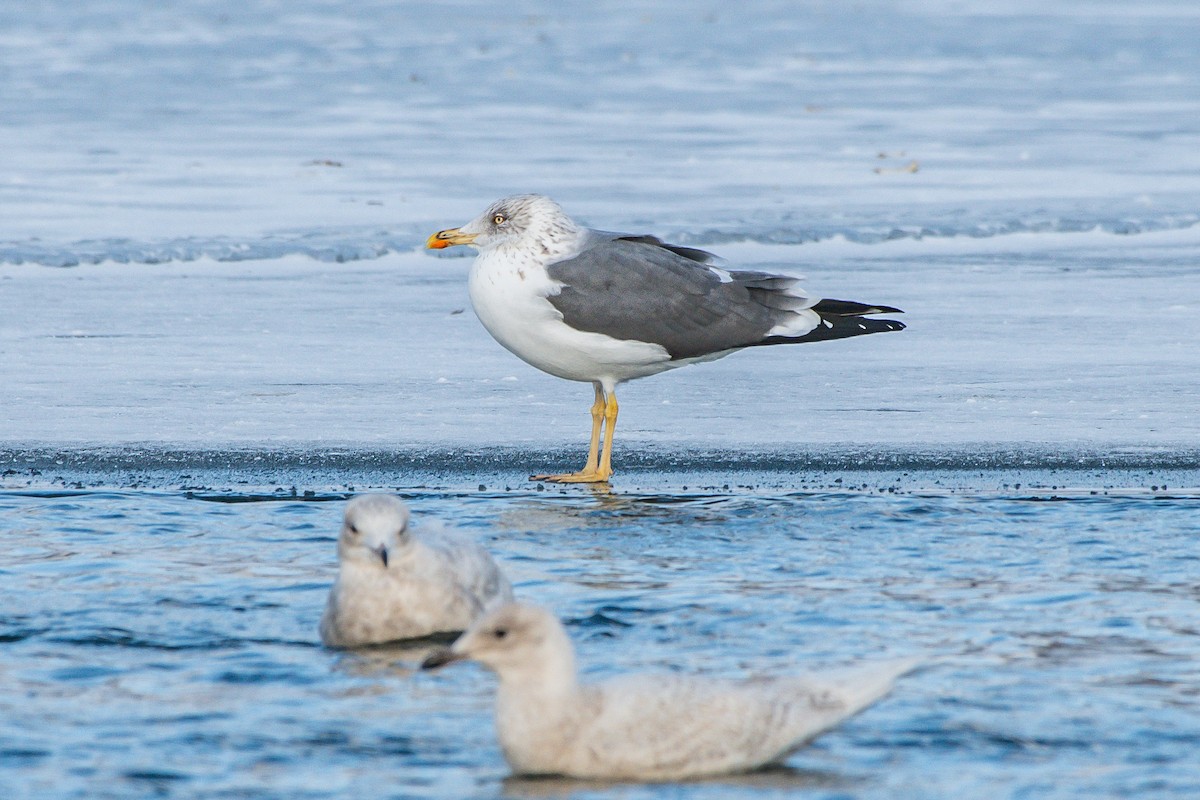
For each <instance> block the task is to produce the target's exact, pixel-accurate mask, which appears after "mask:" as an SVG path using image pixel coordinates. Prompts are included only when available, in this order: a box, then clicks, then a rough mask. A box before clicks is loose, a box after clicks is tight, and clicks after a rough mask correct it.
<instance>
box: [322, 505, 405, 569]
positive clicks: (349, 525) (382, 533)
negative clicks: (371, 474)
mask: <svg viewBox="0 0 1200 800" xmlns="http://www.w3.org/2000/svg"><path fill="white" fill-rule="evenodd" d="M407 539H408V507H407V506H405V505H404V503H402V502H401V501H400V500H399V499H397V498H395V497H392V496H391V495H388V494H364V495H360V496H359V497H356V498H354V499H353V500H351V501H350V502H349V503H347V504H346V516H345V519H344V520H343V522H342V532H341V534H340V535H339V536H338V558H340V559H341V560H342V562H343V563H345V562H359V563H369V564H378V563H380V562H382V563H383V566H384V568H385V569H386V568H387V565H388V558H389V555H390V554H395V553H396V552H397V551H398V550H399V549H400V548H401V547H403V546H404V544H405V542H406V541H407Z"/></svg>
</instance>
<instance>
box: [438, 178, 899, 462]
mask: <svg viewBox="0 0 1200 800" xmlns="http://www.w3.org/2000/svg"><path fill="white" fill-rule="evenodd" d="M456 244H469V245H472V246H474V247H476V248H478V250H479V256H478V257H477V258H476V259H475V263H474V264H473V265H472V266H471V275H470V278H469V279H468V289H469V291H470V295H471V304H472V305H473V306H474V307H475V313H476V314H477V315H478V316H479V319H480V321H481V322H482V323H483V326H484V327H485V328H487V330H488V333H490V334H491V335H492V336H493V337H494V338H495V339H496V341H498V342H500V344H502V345H504V346H505V347H506V348H508V349H509V350H510V351H512V352H513V353H514V354H516V355H517V356H518V357H520V358H522V359H524V360H525V361H527V362H528V363H530V364H532V365H533V366H535V367H537V368H538V369H540V370H542V371H544V372H548V373H550V374H551V375H556V376H558V377H560V378H566V379H567V380H572V381H587V382H589V383H591V384H592V385H593V387H594V388H595V392H596V400H595V402H594V403H593V404H592V438H591V444H590V445H589V448H588V459H587V463H586V464H585V465H584V467H583V469H582V470H580V471H579V472H571V473H567V474H563V475H534V476H533V480H547V481H558V482H564V483H600V482H604V481H607V480H608V479H609V477H610V476H611V475H612V441H613V431H614V429H615V428H616V425H617V395H616V389H617V385H618V384H620V383H623V382H624V381H628V380H632V379H634V378H644V377H646V376H648V375H656V374H658V373H659V372H664V371H665V370H668V369H674V368H675V367H681V366H684V365H686V364H694V363H697V362H700V361H711V360H713V359H716V358H721V357H722V356H726V355H729V354H730V353H732V352H734V351H735V350H741V349H743V348H746V347H756V346H759V345H768V344H790V343H798V342H819V341H823V340H825V339H843V338H846V337H848V336H861V335H863V334H867V333H881V332H883V331H898V330H903V329H904V324H903V323H900V322H896V321H895V320H889V319H872V318H870V317H867V316H866V315H868V314H882V313H901V312H900V310H899V309H897V308H891V307H890V306H875V305H868V304H865V303H856V302H851V301H846V300H823V299H821V298H818V297H812V296H811V295H808V294H805V292H804V291H803V290H802V289H801V288H800V287H799V286H798V285H797V283H798V279H797V278H794V277H790V276H787V275H774V274H771V273H767V272H735V271H729V270H724V269H721V268H719V267H717V266H715V262H716V261H717V257H716V256H714V255H712V254H711V253H706V252H705V251H703V250H696V249H694V248H691V247H680V246H678V245H673V244H667V243H666V242H663V241H661V240H660V239H658V238H656V237H654V236H638V235H625V234H620V233H606V232H603V231H594V230H590V229H588V228H584V227H582V226H580V225H578V224H577V223H575V222H574V221H573V220H572V219H571V218H570V217H568V216H567V215H566V214H564V213H563V211H562V209H561V208H559V206H558V204H557V203H555V202H554V201H553V200H551V199H550V198H548V197H543V196H541V195H536V194H525V195H516V196H514V197H506V198H504V199H503V200H497V201H496V202H495V203H493V204H492V205H491V206H490V207H489V208H488V210H487V211H485V212H483V213H482V214H480V215H479V216H478V217H476V218H475V219H473V220H471V221H470V222H468V223H467V224H466V225H463V226H462V227H461V228H450V229H448V230H443V231H438V232H437V233H435V234H433V235H432V236H430V237H429V241H428V242H426V246H428V247H430V248H432V249H435V250H440V249H442V248H444V247H450V246H451V245H456ZM602 430H603V438H604V447H603V451H601V448H600V439H601V431H602Z"/></svg>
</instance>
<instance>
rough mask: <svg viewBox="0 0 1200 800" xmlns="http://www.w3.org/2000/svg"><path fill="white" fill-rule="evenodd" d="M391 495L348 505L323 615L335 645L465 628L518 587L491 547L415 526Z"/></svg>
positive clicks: (324, 634)
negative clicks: (488, 550) (492, 552)
mask: <svg viewBox="0 0 1200 800" xmlns="http://www.w3.org/2000/svg"><path fill="white" fill-rule="evenodd" d="M408 521H409V513H408V507H407V506H405V505H404V503H402V502H401V501H400V500H399V499H398V498H396V497H393V496H391V495H386V494H366V495H360V496H359V497H355V498H354V499H353V500H351V501H350V502H349V503H347V504H346V513H345V519H344V521H343V523H342V530H341V533H340V535H339V536H338V576H337V580H335V581H334V584H333V588H332V589H330V591H329V600H328V602H327V603H326V605H325V613H324V615H323V616H322V617H321V625H320V633H321V641H322V642H323V643H324V644H325V645H326V646H328V647H358V646H361V645H368V644H379V643H382V642H391V641H397V640H401V639H415V638H419V637H422V636H429V635H430V634H434V633H448V632H457V631H462V630H465V629H466V628H467V627H468V626H469V625H470V624H471V622H472V621H474V620H475V619H476V618H478V617H479V616H480V615H482V614H483V613H484V611H485V610H486V609H487V608H489V607H490V606H492V605H499V604H503V603H506V602H509V601H511V600H512V597H513V595H512V587H511V586H510V585H509V582H508V579H507V578H505V577H504V574H503V573H502V572H501V571H500V568H499V567H498V566H496V562H495V561H493V560H492V557H491V556H490V555H488V553H487V551H486V550H484V549H483V548H482V547H480V546H479V545H478V544H476V543H475V542H473V541H471V540H470V539H467V538H465V537H463V536H459V535H457V534H455V533H451V532H449V531H428V530H423V531H420V532H418V531H414V530H411V529H410V528H409V525H408Z"/></svg>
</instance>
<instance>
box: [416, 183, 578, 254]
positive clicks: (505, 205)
mask: <svg viewBox="0 0 1200 800" xmlns="http://www.w3.org/2000/svg"><path fill="white" fill-rule="evenodd" d="M580 233H582V229H581V228H580V227H579V226H578V225H576V224H575V222H574V220H572V219H571V218H570V217H568V216H567V215H566V214H564V213H563V210H562V208H560V207H559V205H558V203H556V202H554V201H553V200H551V199H550V198H549V197H546V196H545V195H540V194H518V195H513V196H512V197H505V198H503V199H502V200H497V201H496V202H494V203H492V204H491V205H490V206H488V209H487V211H484V212H483V213H482V214H480V215H479V216H478V217H476V218H475V219H473V220H471V221H470V222H468V223H467V224H466V225H463V226H462V227H461V228H449V229H447V230H444V231H438V232H437V233H435V234H433V235H432V236H430V237H429V240H428V241H427V242H425V246H426V247H429V248H431V249H433V250H441V249H442V248H445V247H451V246H452V245H456V244H469V245H471V246H472V247H477V248H479V249H480V250H490V249H492V248H494V247H503V246H506V245H507V246H512V247H518V248H522V249H526V248H529V249H532V250H534V251H535V252H540V253H542V254H545V255H561V254H563V253H565V252H567V251H569V250H570V248H571V247H572V246H573V245H574V243H575V241H576V239H577V238H578V237H579V235H580Z"/></svg>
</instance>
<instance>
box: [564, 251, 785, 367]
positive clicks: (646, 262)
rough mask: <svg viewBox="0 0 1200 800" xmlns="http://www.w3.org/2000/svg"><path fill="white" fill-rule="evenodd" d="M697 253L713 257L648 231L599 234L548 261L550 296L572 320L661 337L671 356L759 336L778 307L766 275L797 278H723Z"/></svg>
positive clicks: (634, 336) (621, 333) (638, 337)
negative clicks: (555, 286) (553, 287)
mask: <svg viewBox="0 0 1200 800" xmlns="http://www.w3.org/2000/svg"><path fill="white" fill-rule="evenodd" d="M679 250H684V251H685V252H684V253H680V252H678V251H679ZM701 256H703V257H705V260H707V259H708V258H711V257H712V256H711V255H710V254H708V253H705V252H704V251H702V250H694V249H692V248H673V247H668V246H664V245H663V244H662V243H661V242H659V241H658V240H657V239H654V238H653V237H642V236H639V237H620V236H617V235H615V234H614V235H600V236H597V237H595V238H594V241H593V243H592V244H591V245H590V246H589V247H587V248H586V249H585V250H583V252H581V253H579V254H578V255H576V256H575V257H573V258H569V259H566V260H564V261H559V262H556V263H553V264H550V265H549V266H548V267H547V268H546V270H547V272H549V273H550V277H551V278H552V279H554V280H555V281H557V282H559V283H561V284H563V289H562V291H561V292H560V293H559V294H557V295H553V296H551V297H550V298H549V300H550V302H551V303H552V304H553V305H554V307H555V308H556V309H558V311H559V312H560V313H561V314H562V315H563V321H564V322H566V323H567V324H568V325H570V326H571V327H572V328H575V329H577V330H583V331H591V332H593V333H602V334H605V335H606V336H611V337H613V338H614V339H625V340H630V339H631V340H635V341H639V342H652V343H654V344H658V345H662V347H663V348H665V349H666V351H667V352H668V353H670V355H671V358H673V359H680V358H695V357H697V356H704V355H708V354H710V353H717V352H721V351H723V350H732V349H735V348H738V347H749V346H750V345H753V344H757V343H758V342H759V341H761V340H762V338H763V337H764V336H765V335H766V333H767V331H769V330H770V329H771V328H773V327H774V326H775V316H776V315H777V314H779V313H782V312H781V311H780V310H779V309H776V308H773V307H772V306H771V304H770V303H767V302H762V300H763V299H764V298H763V297H762V296H763V295H769V294H771V292H770V289H769V285H770V284H771V283H772V282H786V283H788V285H791V284H793V283H795V279H792V278H784V277H781V276H774V275H767V274H765V273H737V272H731V273H728V274H729V275H730V276H731V278H732V279H731V280H729V281H727V282H724V283H723V282H722V281H721V277H720V276H719V275H718V273H716V272H714V271H713V270H711V269H709V268H708V267H706V266H703V265H702V264H701V263H700V257H701ZM743 277H744V278H745V279H743ZM791 302H792V303H793V304H794V303H795V302H796V299H795V298H791Z"/></svg>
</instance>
